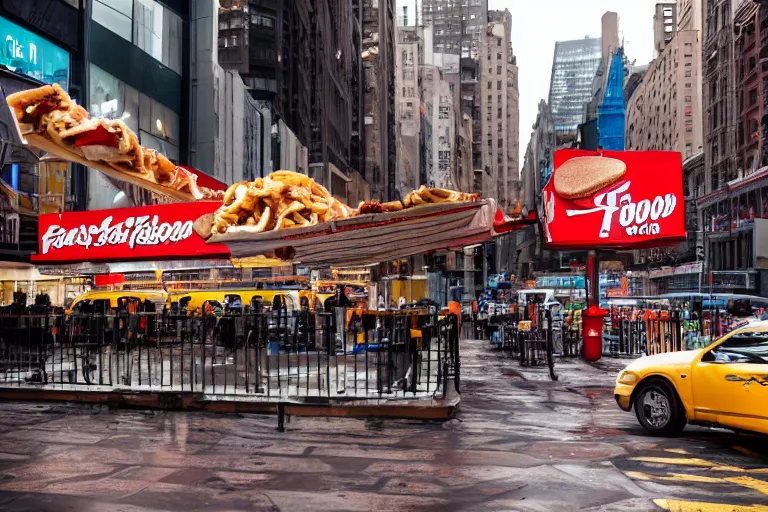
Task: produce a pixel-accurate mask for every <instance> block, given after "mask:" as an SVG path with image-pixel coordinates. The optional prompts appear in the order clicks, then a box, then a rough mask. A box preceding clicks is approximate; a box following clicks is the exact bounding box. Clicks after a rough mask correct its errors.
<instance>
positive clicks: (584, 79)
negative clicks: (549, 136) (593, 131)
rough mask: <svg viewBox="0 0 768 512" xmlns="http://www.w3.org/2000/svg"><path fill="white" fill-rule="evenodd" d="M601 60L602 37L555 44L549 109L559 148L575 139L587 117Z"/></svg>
mask: <svg viewBox="0 0 768 512" xmlns="http://www.w3.org/2000/svg"><path fill="white" fill-rule="evenodd" d="M601 57H602V45H601V39H600V38H599V37H596V38H589V37H585V38H584V39H576V40H574V41H558V42H557V43H555V56H554V61H553V63H552V79H551V80H550V83H549V106H550V109H551V111H552V116H553V117H554V120H555V134H556V144H557V146H562V145H569V144H570V143H571V142H574V141H575V140H576V133H577V129H578V126H579V123H581V122H582V120H583V117H584V104H585V103H587V102H589V101H590V99H591V98H592V82H593V79H594V77H595V72H596V71H597V68H598V66H599V65H600V59H601Z"/></svg>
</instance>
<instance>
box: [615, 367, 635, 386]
mask: <svg viewBox="0 0 768 512" xmlns="http://www.w3.org/2000/svg"><path fill="white" fill-rule="evenodd" d="M616 382H618V383H619V384H628V385H632V384H635V383H636V382H637V375H635V374H634V373H632V372H628V371H626V370H624V371H622V372H621V373H620V374H619V378H618V379H616Z"/></svg>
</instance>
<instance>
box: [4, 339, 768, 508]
mask: <svg viewBox="0 0 768 512" xmlns="http://www.w3.org/2000/svg"><path fill="white" fill-rule="evenodd" d="M520 370H521V369H520V367H519V366H518V364H517V363H516V362H513V361H510V360H508V359H507V358H506V357H505V356H504V355H502V354H500V353H499V352H494V351H492V350H491V349H490V347H489V346H488V344H487V342H480V341H477V342H474V341H464V342H462V401H461V408H460V412H459V413H458V415H457V417H456V418H455V419H453V420H451V421H449V422H446V423H428V422H420V421H404V420H358V419H339V418H333V419H324V418H291V421H290V423H288V424H287V425H286V427H287V428H286V432H284V433H278V432H277V431H276V430H275V427H276V424H277V421H276V418H275V416H266V415H265V416H262V415H216V414H211V413H189V412H165V411H143V410H113V409H109V408H107V407H106V406H81V405H58V404H28V403H5V404H2V405H1V407H2V414H0V432H2V436H1V437H0V439H1V440H0V467H1V468H2V469H0V506H1V507H2V509H3V510H51V511H53V510H56V511H58V510H70V509H71V510H121V511H133V510H185V511H189V510H327V511H338V510H433V511H442V510H467V511H474V510H477V511H481V510H482V511H486V510H521V511H542V510H662V509H667V510H749V511H765V510H768V508H766V507H765V505H764V504H765V503H768V469H766V466H768V458H766V457H768V448H766V445H765V441H764V440H761V439H758V438H754V437H750V436H746V435H735V434H731V433H728V432H724V431H719V430H718V431H715V430H707V429H701V428H695V427H689V428H687V429H686V430H685V432H684V434H683V436H681V437H679V438H676V439H660V438H651V437H648V436H646V435H645V434H644V433H643V431H642V430H641V429H640V427H639V426H638V425H637V422H636V421H635V418H634V416H632V415H631V414H627V413H624V412H622V411H620V410H619V409H618V408H617V407H616V405H615V402H614V399H613V396H612V389H611V385H612V381H613V379H614V376H615V374H614V373H613V371H612V369H611V367H610V361H608V362H607V363H606V365H605V366H603V367H596V366H590V365H587V364H585V363H583V362H581V361H574V362H569V363H568V362H563V363H560V364H559V365H558V371H559V373H560V375H561V377H560V381H559V382H551V381H549V380H548V379H547V378H546V374H545V372H546V370H544V369H541V370H540V369H536V368H530V369H525V371H524V372H523V371H520ZM691 502H697V503H695V504H694V503H691ZM707 504H711V505H707ZM718 504H719V505H720V506H717V505H718ZM724 504H728V505H729V507H725V508H723V507H722V505H724ZM736 506H740V507H741V508H738V509H737V508H735V507H736ZM712 507H714V508H712Z"/></svg>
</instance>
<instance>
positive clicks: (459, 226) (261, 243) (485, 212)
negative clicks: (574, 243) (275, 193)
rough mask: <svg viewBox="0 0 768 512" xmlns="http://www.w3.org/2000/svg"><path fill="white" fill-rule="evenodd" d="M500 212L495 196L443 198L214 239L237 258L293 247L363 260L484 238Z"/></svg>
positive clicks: (304, 255) (311, 259)
mask: <svg viewBox="0 0 768 512" xmlns="http://www.w3.org/2000/svg"><path fill="white" fill-rule="evenodd" d="M495 214H496V202H495V201H494V200H493V199H486V200H482V201H477V202H466V203H440V204H433V205H424V206H419V207H416V208H410V209H406V210H402V211H399V212H389V213H377V214H367V215H359V216H356V217H350V218H346V219H339V220H335V221H332V222H326V223H322V224H317V225H314V226H309V227H299V228H294V229H289V230H277V231H268V232H263V233H257V234H252V233H242V234H239V235H235V236H228V237H227V240H225V241H224V240H219V238H220V237H216V236H213V237H211V240H210V241H211V242H219V241H221V242H223V243H225V244H226V245H227V247H228V248H229V250H230V252H231V254H232V257H234V258H244V257H248V256H254V255H257V254H264V253H268V252H270V251H276V250H277V251H279V250H281V249H285V248H290V251H289V252H290V253H291V255H292V257H293V260H294V262H295V263H301V264H306V265H315V266H328V265H341V264H343V265H364V264H368V263H376V262H380V261H387V260H393V259H398V258H404V257H407V256H413V255H416V254H422V253H427V252H431V251H437V250H444V249H448V248H449V247H456V246H463V245H471V244H475V243H481V242H485V241H487V240H490V239H491V238H492V237H493V236H494V234H495V233H494V230H493V229H494V217H495Z"/></svg>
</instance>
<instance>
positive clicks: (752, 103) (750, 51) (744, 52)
mask: <svg viewBox="0 0 768 512" xmlns="http://www.w3.org/2000/svg"><path fill="white" fill-rule="evenodd" d="M763 9H765V8H763ZM759 10H760V9H759V8H758V5H757V4H755V3H752V2H743V3H742V4H741V5H740V6H739V8H738V10H737V11H736V14H735V23H736V24H737V25H738V26H739V27H741V30H739V31H737V32H736V36H735V40H734V46H735V51H734V55H735V56H736V63H735V64H736V76H735V86H736V90H735V95H736V109H737V110H736V116H737V118H736V125H737V126H736V162H735V165H736V168H737V169H738V171H737V172H738V174H739V175H740V176H745V175H749V174H752V173H754V172H755V171H757V170H758V169H759V168H760V167H763V166H765V165H768V161H764V159H763V157H762V153H763V136H762V130H761V122H762V118H763V116H764V115H765V114H766V113H768V111H766V108H765V103H766V97H765V95H764V90H763V82H764V80H765V78H766V77H767V76H768V72H766V71H768V70H766V71H763V69H762V66H761V65H760V45H759V41H760V39H761V32H767V31H768V26H766V27H761V26H760V16H759Z"/></svg>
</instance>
